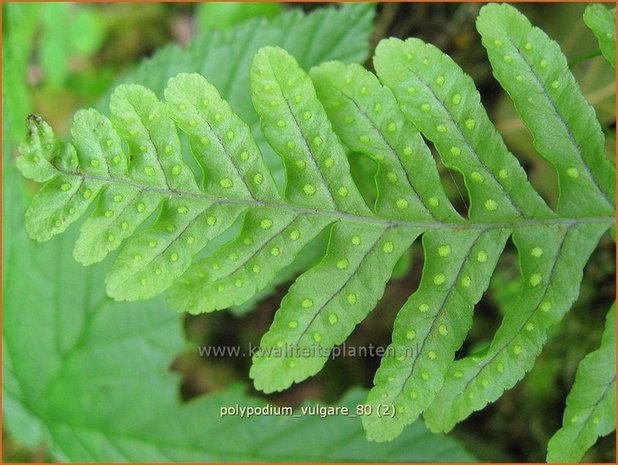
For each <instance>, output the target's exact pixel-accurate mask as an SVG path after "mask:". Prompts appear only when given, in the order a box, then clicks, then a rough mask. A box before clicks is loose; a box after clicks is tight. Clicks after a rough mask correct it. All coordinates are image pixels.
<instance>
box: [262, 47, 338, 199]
mask: <svg viewBox="0 0 618 465" xmlns="http://www.w3.org/2000/svg"><path fill="white" fill-rule="evenodd" d="M268 64H269V65H270V69H271V71H272V74H273V79H274V80H275V82H276V83H277V86H278V88H279V90H280V95H281V100H283V102H284V103H285V106H286V108H287V109H288V112H289V114H290V116H291V117H292V119H293V120H294V128H295V129H296V130H298V134H299V135H300V137H299V139H300V140H301V141H302V145H303V148H304V149H305V152H306V153H307V154H308V157H307V158H308V159H309V160H311V162H312V164H313V167H314V168H315V171H316V173H318V174H319V175H320V179H321V181H322V185H323V186H325V187H326V192H327V193H328V197H329V199H330V202H331V204H332V206H333V207H334V208H337V202H336V201H335V197H333V193H332V192H331V191H330V189H329V185H328V182H327V181H326V179H325V178H324V173H322V170H321V169H320V167H319V166H318V162H317V160H316V159H315V157H314V156H313V152H312V150H311V148H310V147H309V144H308V143H307V138H306V137H305V135H304V134H303V129H302V128H303V125H302V124H300V122H299V121H298V119H297V118H296V115H295V114H294V112H293V111H292V107H291V106H290V102H289V101H288V99H287V98H286V96H285V94H284V93H283V85H282V84H281V82H280V81H279V76H277V73H276V72H275V67H274V66H273V64H272V62H271V60H270V57H269V58H268ZM316 98H317V97H316Z"/></svg>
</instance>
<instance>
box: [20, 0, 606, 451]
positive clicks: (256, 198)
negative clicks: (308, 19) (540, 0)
mask: <svg viewBox="0 0 618 465" xmlns="http://www.w3.org/2000/svg"><path fill="white" fill-rule="evenodd" d="M495 24H499V25H500V26H496V25H495ZM478 27H479V30H480V31H481V33H482V35H483V41H484V44H485V45H486V46H487V48H488V50H489V56H490V60H491V61H492V65H493V67H494V72H495V73H496V76H497V78H498V80H500V81H501V83H502V85H503V86H504V87H505V89H506V90H507V91H508V92H509V94H510V95H511V97H512V98H513V100H514V102H515V104H516V107H517V109H518V111H519V112H520V114H521V116H522V119H523V120H524V122H525V123H526V125H527V126H528V127H529V128H530V130H531V132H532V133H533V135H534V137H535V145H536V147H537V149H538V151H539V153H540V154H541V155H542V156H544V157H546V158H547V159H548V160H549V161H550V162H551V163H552V164H553V166H554V167H555V169H556V171H557V173H558V177H559V180H560V186H559V188H560V202H559V205H558V208H557V210H556V211H554V210H552V209H551V208H549V207H548V206H547V205H546V204H545V202H544V201H543V200H542V198H541V197H540V196H539V194H538V193H537V192H536V191H535V190H534V188H533V187H532V186H531V185H530V183H529V182H528V180H527V177H526V173H525V171H524V170H523V168H522V167H521V165H520V163H519V162H518V160H517V159H516V157H515V156H513V155H512V154H511V153H510V152H509V151H508V149H507V148H506V146H505V144H504V142H503V140H502V138H501V137H500V135H499V134H498V132H497V131H496V129H495V128H494V126H493V125H492V123H491V121H490V120H489V117H488V116H487V113H486V111H485V109H484V107H483V106H482V104H481V102H480V96H479V93H478V91H477V90H476V88H475V86H474V83H473V81H472V79H471V78H470V77H469V76H467V75H466V74H465V73H464V72H463V71H462V70H461V69H460V68H459V67H458V66H457V65H456V64H455V63H454V62H453V61H452V60H451V59H450V58H449V57H448V56H446V55H445V54H443V53H442V52H440V51H439V50H438V49H437V48H435V47H433V46H431V45H428V44H425V43H423V42H421V41H420V40H417V39H409V40H407V41H405V42H402V41H400V40H395V39H391V40H385V41H382V42H381V43H380V44H379V46H378V48H377V51H376V57H375V68H376V70H377V74H378V77H379V79H378V77H376V76H375V75H374V74H372V73H370V72H369V71H367V70H365V69H363V68H361V67H360V66H358V65H344V64H342V63H339V62H329V63H325V64H323V65H321V66H319V67H317V68H314V69H313V70H311V73H310V76H309V75H307V73H306V72H305V71H304V70H303V69H302V68H301V67H300V66H299V65H298V63H297V62H296V61H295V60H294V58H292V56H291V55H290V54H288V53H287V52H285V51H283V50H282V49H279V48H274V47H266V48H263V49H261V50H260V51H259V52H258V53H257V54H256V56H255V58H254V61H253V65H252V67H251V72H250V80H251V97H252V100H253V104H254V107H255V109H256V111H257V113H258V114H259V116H260V125H261V132H262V134H263V135H264V137H265V139H266V141H267V142H268V143H269V144H270V146H271V147H272V148H273V150H274V151H275V152H276V153H277V154H278V155H279V156H280V157H281V159H282V162H283V165H284V167H285V173H286V179H287V183H286V185H285V190H284V192H283V193H280V192H279V191H278V190H277V188H276V185H275V182H274V181H273V178H272V176H271V170H269V168H268V167H267V165H266V164H265V162H264V159H263V156H262V153H261V150H260V148H258V145H257V144H256V142H255V140H254V138H253V136H252V131H251V129H250V128H249V127H248V126H247V125H246V124H245V123H244V122H243V120H242V119H241V118H240V117H238V116H237V115H236V114H235V113H234V112H233V111H232V109H231V108H230V106H229V105H228V103H226V102H225V101H224V100H223V99H222V98H221V97H220V96H219V94H218V92H217V91H216V89H215V87H214V86H213V85H211V84H210V83H208V82H207V81H206V80H205V79H204V78H203V77H201V76H199V75H197V74H180V75H178V76H177V77H175V78H173V79H171V80H170V81H169V83H168V86H167V88H166V89H165V92H164V96H165V101H164V102H160V101H159V100H158V99H157V98H156V97H155V96H154V94H153V93H152V92H151V91H149V90H147V89H145V88H143V87H140V86H136V85H129V86H120V87H119V88H118V89H117V90H116V92H115V93H114V95H113V97H112V101H111V105H110V109H111V119H107V118H106V117H105V116H103V115H101V114H100V113H98V112H96V111H94V110H88V111H84V112H80V113H78V114H77V115H76V118H75V121H74V126H73V131H72V137H73V141H72V142H71V143H64V142H61V141H58V140H57V139H56V138H55V137H54V136H53V133H52V132H51V129H50V128H49V127H48V126H47V125H46V124H45V123H44V122H42V121H40V120H38V119H36V118H31V119H30V122H29V124H30V127H31V133H30V134H31V135H30V142H29V144H25V145H23V146H22V149H21V157H20V158H19V160H18V164H19V166H20V169H21V170H22V173H24V175H25V176H27V177H30V178H32V179H35V180H37V181H40V182H46V184H45V185H44V186H43V188H42V189H41V191H40V192H39V194H37V196H36V197H35V200H34V201H33V203H32V205H31V207H30V209H29V211H28V213H27V215H28V222H27V227H28V230H29V232H30V234H31V235H32V236H33V237H34V238H36V239H39V240H45V239H48V238H49V237H51V236H52V235H53V234H57V233H59V232H62V231H63V230H64V229H65V228H66V227H67V226H68V224H70V223H71V222H72V221H75V220H76V219H78V218H79V217H80V216H84V215H85V214H86V211H87V210H88V207H89V206H90V205H91V204H92V203H93V202H94V201H95V199H98V200H97V206H96V207H95V208H94V209H93V210H92V213H91V215H90V218H89V219H87V220H86V222H85V223H84V224H83V226H82V230H81V236H80V239H79V240H78V243H77V246H76V251H75V255H76V257H77V258H78V259H79V260H80V261H82V262H84V263H91V262H95V261H99V260H101V259H103V258H104V257H105V256H106V255H107V254H108V253H109V252H110V251H112V250H114V249H116V248H118V247H119V246H120V245H121V242H122V241H124V240H125V239H126V240H127V241H128V242H127V244H126V245H125V246H124V247H123V248H122V249H121V250H120V252H119V254H118V256H117V258H116V260H115V261H114V263H113V264H112V266H111V269H110V271H109V273H108V277H107V289H108V293H109V294H110V295H111V296H113V297H115V298H116V299H120V300H135V299H142V298H148V297H151V296H154V295H156V294H159V293H161V292H163V291H165V290H166V289H169V293H168V295H169V303H170V305H171V306H172V307H174V308H175V309H178V310H182V311H188V312H193V313H201V312H210V311H214V310H219V309H223V308H227V307H229V306H231V305H237V304H241V303H243V302H246V301H247V300H249V299H250V298H251V297H252V296H254V295H255V294H256V293H258V292H259V291H260V290H262V289H264V288H265V287H267V286H268V285H269V284H271V283H272V281H273V280H274V279H275V277H276V276H277V275H278V274H280V273H281V271H282V270H283V269H284V268H285V267H287V266H288V265H289V264H290V263H292V262H293V260H294V259H295V257H297V256H298V255H299V254H301V253H302V251H303V248H304V247H305V246H306V245H307V244H308V243H309V242H311V241H312V240H313V239H314V238H316V237H317V236H318V235H319V234H320V233H322V232H325V233H329V234H330V239H329V243H328V246H327V248H326V251H325V252H324V255H323V258H322V260H321V261H320V262H319V263H318V264H317V265H315V266H313V267H312V268H311V269H309V270H307V271H306V272H305V273H303V274H302V275H301V276H300V277H299V278H298V279H297V280H296V282H295V283H294V284H293V285H292V286H291V287H290V289H289V291H288V293H287V295H286V296H285V298H284V299H283V301H282V303H281V307H280V308H279V310H278V311H277V313H276V314H275V318H274V321H273V323H272V326H271V328H270V329H269V331H268V332H267V333H266V334H265V335H264V336H263V338H262V340H261V344H260V350H259V351H258V352H257V353H256V354H255V355H254V359H253V366H252V368H251V372H250V375H251V377H252V378H253V379H254V382H255V386H256V387H257V388H258V389H261V390H263V391H265V392H273V391H279V390H282V389H285V388H287V387H289V386H290V385H291V384H292V383H295V382H300V381H302V380H304V379H306V378H307V377H309V376H311V375H313V374H315V373H317V372H318V371H319V370H320V369H321V367H322V366H323V365H324V363H325V362H326V360H327V358H328V356H329V354H330V351H331V350H332V348H333V347H334V346H336V345H337V344H339V343H341V342H343V341H344V340H345V339H346V338H347V337H348V335H349V334H350V333H351V332H352V330H353V329H354V327H355V325H356V324H358V323H359V322H360V321H362V320H363V318H365V316H366V315H367V314H368V312H370V311H371V310H372V309H373V308H374V307H375V305H376V303H377V301H378V299H380V297H381V296H382V293H383V291H384V287H385V285H386V283H387V281H388V279H389V277H390V276H391V273H392V271H393V268H394V267H395V264H396V262H397V260H398V259H399V257H401V256H402V255H403V254H404V252H405V251H406V250H407V249H408V247H409V246H410V245H411V244H412V243H413V242H414V241H415V240H416V239H417V238H418V237H420V236H422V243H423V250H424V255H425V260H424V266H423V273H422V278H421V283H420V285H419V288H418V289H417V290H416V291H415V292H414V293H413V294H412V295H411V296H410V298H409V299H408V301H407V302H406V303H405V304H404V305H403V307H402V308H401V310H400V312H399V314H398V316H397V319H396V321H395V326H394V330H393V341H392V344H391V346H390V347H389V350H387V351H386V355H385V356H384V358H383V360H382V363H381V366H380V368H379V370H378V372H377V373H376V376H375V387H374V388H373V389H372V390H371V391H370V393H369V397H368V403H369V404H370V405H373V406H378V404H380V405H384V404H393V405H394V406H395V408H396V414H395V415H394V416H393V417H382V418H380V417H379V416H378V415H377V414H376V413H375V412H376V409H373V411H374V413H373V414H371V415H368V416H366V417H364V418H363V421H364V425H365V428H366V429H367V431H368V436H369V437H370V438H371V439H374V440H389V439H392V438H394V437H395V436H397V435H398V434H399V433H400V431H401V430H402V429H403V427H404V426H405V425H407V424H410V423H411V422H413V421H414V420H415V419H416V418H417V417H418V416H419V415H420V414H423V415H424V416H425V418H426V421H427V422H428V424H429V425H430V426H431V427H432V428H433V429H440V430H448V429H450V428H452V426H453V425H454V424H455V423H456V422H457V421H459V420H461V419H462V418H465V417H466V416H467V415H468V414H470V413H471V412H472V411H474V410H476V409H479V408H481V407H482V406H484V405H485V404H487V403H488V402H490V401H492V400H494V399H496V398H497V397H499V396H500V394H501V393H502V392H503V391H504V390H505V389H507V388H509V387H510V386H512V385H513V384H514V383H515V382H516V381H517V380H519V379H520V378H521V377H522V376H523V375H524V374H525V373H526V372H527V371H528V370H529V369H530V368H531V366H532V364H533V363H534V359H535V357H536V356H537V355H538V353H539V351H540V350H541V347H542V345H543V343H544V342H545V339H546V337H547V332H548V329H549V327H550V326H551V325H553V324H555V323H557V322H558V321H560V319H561V318H562V316H563V315H564V313H565V312H566V311H567V310H568V309H569V307H570V305H571V304H572V303H573V301H574V300H575V298H576V297H577V293H578V288H579V284H580V282H581V279H582V269H583V267H584V265H585V264H586V262H587V260H588V257H589V255H590V254H591V252H592V251H593V250H594V248H595V247H596V244H597V241H598V240H599V238H600V237H601V235H602V234H603V233H604V232H605V231H606V230H607V229H608V228H609V227H610V226H611V225H612V224H613V223H614V221H615V218H614V215H615V212H614V210H615V207H614V201H613V199H614V194H613V193H614V192H615V188H614V182H615V169H614V167H613V165H612V164H611V163H610V162H609V161H608V160H607V159H606V158H605V157H604V155H603V151H602V148H603V134H602V132H601V130H600V126H599V124H598V122H597V121H596V119H595V117H594V112H593V110H592V108H591V107H590V106H589V105H588V104H587V103H586V101H585V100H584V99H583V97H582V96H581V93H580V91H579V89H578V87H577V85H576V83H575V81H574V79H573V78H572V76H571V75H570V74H569V72H568V68H567V67H566V62H565V60H564V57H563V56H562V54H561V53H560V51H559V49H558V48H557V46H556V45H555V44H553V42H551V41H550V40H549V39H548V38H547V37H546V36H544V35H543V34H542V33H541V32H540V31H538V30H537V29H535V28H532V26H531V25H530V24H529V23H528V22H527V20H525V18H523V17H522V16H521V15H520V14H519V13H517V12H516V11H515V10H514V9H513V8H512V7H510V6H508V5H504V6H497V5H489V6H486V7H484V8H483V9H482V13H481V17H480V19H479V22H478ZM528 36H530V39H529V40H530V42H531V43H533V44H534V45H533V46H532V48H529V47H527V43H528V42H527V40H528V39H527V37H528ZM526 53H534V54H536V55H533V56H532V55H531V56H532V58H530V57H529V56H528V55H526ZM505 64H506V65H509V66H505ZM513 73H515V75H514V76H513ZM518 76H521V78H522V79H518ZM554 82H558V86H557V87H556V86H555V85H554ZM532 95H534V96H535V97H534V98H533V99H532V101H529V98H530V97H531V96H532ZM576 116H577V118H576ZM178 130H179V131H180V133H181V135H180V138H179V136H178V133H177V131H178ZM423 137H425V138H426V139H428V140H430V141H431V142H433V144H434V146H435V147H436V149H437V151H438V153H439V155H440V157H441V159H442V162H443V163H444V165H445V166H446V167H447V168H449V169H452V170H456V171H458V172H459V173H461V175H462V176H463V178H464V182H465V185H466V189H467V192H468V198H469V205H470V207H469V211H468V212H467V213H468V215H467V218H463V217H462V216H461V215H460V214H458V213H457V212H456V210H455V209H454V208H453V206H452V205H451V203H450V201H449V200H448V197H447V196H446V194H445V193H444V190H443V187H442V184H441V182H440V178H439V175H438V171H437V168H436V163H435V160H434V159H433V157H432V155H431V152H430V149H429V147H427V145H426V144H425V142H424V141H423ZM181 138H186V139H187V141H188V146H189V147H190V148H191V153H192V155H193V156H194V158H195V161H196V163H197V166H198V167H199V169H200V171H201V173H194V172H192V170H191V168H190V167H189V165H188V164H185V161H183V155H182V153H181V144H180V140H181ZM350 151H352V152H356V153H359V154H362V155H364V156H367V157H370V158H371V159H373V160H374V161H375V163H376V164H377V167H378V170H377V173H376V177H375V183H376V187H377V198H376V201H375V203H374V204H373V205H367V204H366V203H365V201H364V199H363V197H362V195H361V193H360V192H359V189H358V187H357V185H356V184H355V182H354V180H353V178H352V176H351V174H350V165H349V163H348V158H347V153H348V152H350ZM155 214H156V218H154V216H155ZM241 219H242V226H241V227H240V232H239V233H238V236H237V237H236V238H235V239H232V240H231V241H228V242H227V243H225V244H223V245H218V244H217V243H214V244H211V245H212V247H211V249H212V250H209V253H208V254H206V256H205V257H203V258H200V259H199V260H196V259H195V257H196V256H197V255H198V254H200V253H201V251H202V250H203V249H204V248H205V247H206V246H207V245H208V243H209V242H210V241H212V240H214V239H215V238H217V237H219V236H220V235H222V234H223V233H224V232H225V231H226V230H228V229H229V228H230V227H231V226H232V225H233V224H234V223H236V222H240V220H241ZM138 227H139V228H140V231H139V232H137V233H135V231H136V229H137V228H138ZM509 238H512V240H513V242H514V243H515V245H516V247H517V250H518V254H519V265H520V270H521V275H522V278H523V279H522V282H523V284H522V288H521V291H520V296H519V298H518V300H517V301H516V303H515V304H514V305H513V306H512V308H510V309H509V310H508V311H507V313H506V315H505V317H504V320H503V322H502V325H501V326H500V329H499V330H498V332H497V333H496V335H495V337H494V339H493V341H492V343H491V344H490V346H489V347H488V349H487V350H486V351H485V352H483V353H479V354H474V355H472V356H469V357H465V358H463V359H461V360H457V361H454V358H455V352H456V351H457V350H458V349H459V347H460V346H461V345H462V343H463V341H464V338H465V336H466V334H467V332H468V330H469V329H470V327H471V324H472V313H473V308H474V305H475V304H476V303H477V302H478V301H479V300H480V299H481V297H482V295H483V293H484V292H485V290H486V289H487V287H488V284H489V280H490V278H491V276H492V274H493V271H494V268H495V266H496V263H497V261H498V259H499V257H500V255H501V253H502V251H503V249H504V247H505V244H506V242H507V240H508V239H509Z"/></svg>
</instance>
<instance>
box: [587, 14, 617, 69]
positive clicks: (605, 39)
mask: <svg viewBox="0 0 618 465" xmlns="http://www.w3.org/2000/svg"><path fill="white" fill-rule="evenodd" d="M584 22H585V23H586V26H588V27H589V28H590V30H591V31H592V32H593V33H594V35H595V36H596V38H597V39H598V41H599V47H601V53H602V54H603V56H604V57H605V59H606V60H607V61H609V63H610V64H611V65H612V66H613V67H614V68H615V67H616V8H611V9H607V8H605V6H603V5H588V6H587V7H586V11H584Z"/></svg>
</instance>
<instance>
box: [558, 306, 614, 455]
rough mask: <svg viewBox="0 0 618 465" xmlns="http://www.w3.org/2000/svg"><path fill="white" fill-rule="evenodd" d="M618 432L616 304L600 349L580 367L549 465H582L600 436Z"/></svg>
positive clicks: (608, 319)
mask: <svg viewBox="0 0 618 465" xmlns="http://www.w3.org/2000/svg"><path fill="white" fill-rule="evenodd" d="M615 429H616V305H615V304H614V305H613V306H612V308H611V309H610V311H609V313H608V314H607V322H606V325H605V331H604V333H603V338H602V340H601V347H599V348H598V349H597V350H595V351H594V352H591V353H590V354H588V355H587V356H586V357H585V358H584V359H583V360H582V361H581V363H580V364H579V367H578V368H577V373H576V374H575V384H573V388H572V389H571V392H570V393H569V395H568V397H567V400H566V409H565V411H564V423H563V426H562V428H560V429H559V430H558V431H557V432H556V434H554V436H553V437H552V438H551V439H550V441H549V444H548V445H547V461H548V462H579V461H580V460H581V459H582V457H583V456H584V453H585V452H586V451H587V450H588V449H589V448H590V446H592V445H593V444H594V443H595V441H596V440H597V438H598V437H599V436H605V435H606V434H609V433H611V432H612V431H614V430H615Z"/></svg>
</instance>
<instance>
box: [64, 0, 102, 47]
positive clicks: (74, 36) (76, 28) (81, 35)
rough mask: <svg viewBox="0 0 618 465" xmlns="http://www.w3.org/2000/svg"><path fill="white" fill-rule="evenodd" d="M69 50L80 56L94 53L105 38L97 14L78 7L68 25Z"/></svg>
mask: <svg viewBox="0 0 618 465" xmlns="http://www.w3.org/2000/svg"><path fill="white" fill-rule="evenodd" d="M69 34H70V39H71V48H72V50H74V51H75V52H76V53H78V54H81V55H90V54H92V53H94V52H96V51H97V50H98V49H99V47H100V46H101V44H102V43H103V39H104V38H105V34H104V30H103V25H102V23H101V20H100V19H99V16H98V15H97V13H96V12H95V11H94V10H93V9H91V8H88V7H84V6H80V9H79V10H77V11H76V12H75V15H74V16H73V18H72V21H71V22H70V23H69Z"/></svg>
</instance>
